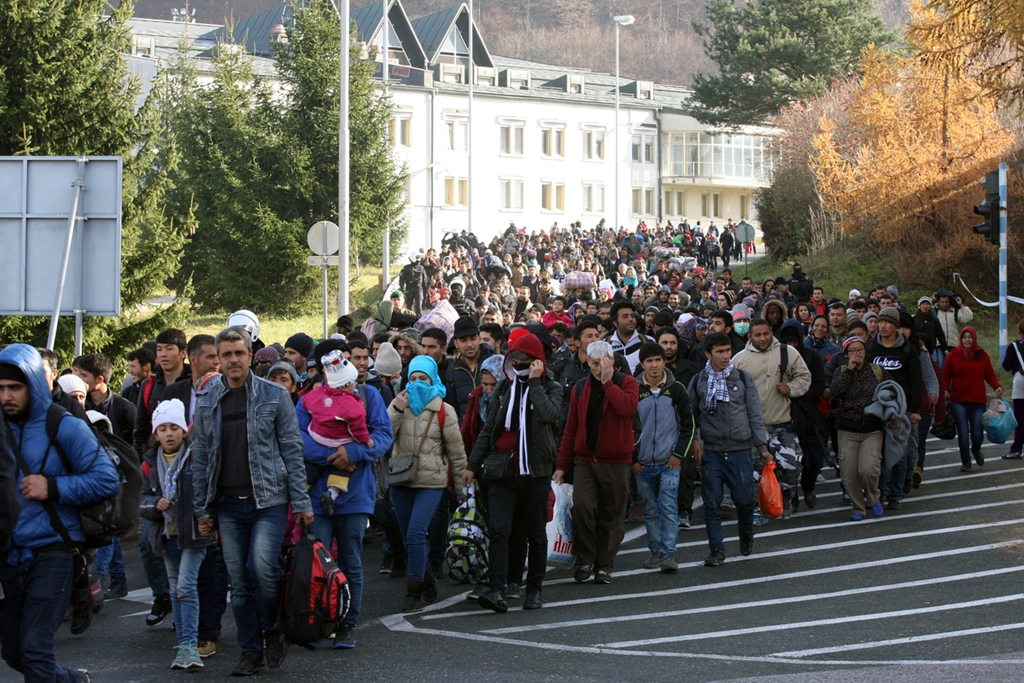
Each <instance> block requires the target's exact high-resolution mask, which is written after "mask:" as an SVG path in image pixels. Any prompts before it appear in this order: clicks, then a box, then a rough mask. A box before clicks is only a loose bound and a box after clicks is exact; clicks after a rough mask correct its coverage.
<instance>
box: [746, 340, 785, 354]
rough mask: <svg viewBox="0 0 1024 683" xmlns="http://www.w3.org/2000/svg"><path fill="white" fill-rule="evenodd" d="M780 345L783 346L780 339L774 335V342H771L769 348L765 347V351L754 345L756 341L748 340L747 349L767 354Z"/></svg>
mask: <svg viewBox="0 0 1024 683" xmlns="http://www.w3.org/2000/svg"><path fill="white" fill-rule="evenodd" d="M780 346H782V344H780V343H779V340H778V339H776V338H775V337H772V343H771V344H769V345H768V348H767V349H765V350H764V351H761V350H760V349H758V348H757V347H756V346H754V342H752V341H748V342H747V345H746V347H745V350H747V351H750V352H751V353H765V354H767V353H771V352H772V350H774V349H777V348H779V347H780Z"/></svg>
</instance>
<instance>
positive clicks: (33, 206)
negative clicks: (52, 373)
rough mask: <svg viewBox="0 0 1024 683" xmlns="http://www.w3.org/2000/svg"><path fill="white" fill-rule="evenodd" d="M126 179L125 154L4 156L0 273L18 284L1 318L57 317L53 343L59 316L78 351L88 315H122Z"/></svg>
mask: <svg viewBox="0 0 1024 683" xmlns="http://www.w3.org/2000/svg"><path fill="white" fill-rule="evenodd" d="M122 176H123V162H122V159H121V157H119V156H93V157H84V156H83V157H39V156H23V157H0V245H2V246H3V247H7V248H6V249H5V248H0V272H2V273H4V274H5V275H7V276H8V277H7V280H8V282H10V281H11V280H14V281H15V282H16V283H17V287H11V286H5V287H3V288H0V315H49V316H51V321H50V333H49V335H48V338H47V348H50V349H52V348H53V345H54V342H55V338H56V334H57V319H58V316H60V315H74V316H75V352H76V354H80V353H81V346H82V317H83V316H85V315H96V316H119V315H120V314H121V219H122V216H121V201H122V195H121V191H122V185H121V183H122ZM90 221H91V222H92V225H90V224H89V223H90ZM58 255H59V256H60V257H61V260H60V261H59V262H58V261H57V259H56V257H57V256H58ZM58 264H59V268H55V267H53V266H57V265H58ZM87 270H88V272H87ZM14 273H17V275H16V276H15V277H10V276H11V275H12V274H14ZM51 304H52V305H51ZM44 305H45V308H44Z"/></svg>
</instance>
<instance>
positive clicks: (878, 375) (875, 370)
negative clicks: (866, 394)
mask: <svg viewBox="0 0 1024 683" xmlns="http://www.w3.org/2000/svg"><path fill="white" fill-rule="evenodd" d="M843 367H846V366H843ZM871 371H872V372H873V373H875V379H876V380H878V381H879V382H881V381H882V368H881V367H880V366H878V365H875V364H874V363H872V364H871Z"/></svg>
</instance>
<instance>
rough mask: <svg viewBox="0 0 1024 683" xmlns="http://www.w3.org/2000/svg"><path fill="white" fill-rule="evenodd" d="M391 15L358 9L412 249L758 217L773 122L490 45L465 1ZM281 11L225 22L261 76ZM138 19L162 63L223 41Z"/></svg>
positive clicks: (675, 89)
mask: <svg viewBox="0 0 1024 683" xmlns="http://www.w3.org/2000/svg"><path fill="white" fill-rule="evenodd" d="M387 15H388V16H387V21H386V22H385V21H384V4H383V2H378V3H373V4H370V5H366V6H365V7H362V8H360V9H357V10H354V11H353V13H352V19H353V22H354V23H355V24H356V28H357V39H358V40H359V41H360V42H361V43H362V44H363V47H364V54H365V55H366V57H367V58H371V59H375V60H376V62H377V78H380V79H381V81H382V84H381V87H382V88H384V87H386V88H387V90H388V93H389V94H390V96H391V98H392V102H393V104H394V110H393V118H392V124H391V135H392V140H393V144H394V150H395V155H396V158H397V159H398V160H399V161H400V163H402V164H404V166H405V169H406V171H407V173H408V176H409V179H408V185H407V201H408V204H407V217H408V220H409V238H408V241H409V246H411V247H414V248H417V247H421V246H425V245H426V244H430V245H433V246H438V245H439V244H440V242H441V239H442V237H443V236H444V234H445V233H447V232H451V231H462V230H469V231H472V232H474V233H476V234H477V235H478V236H479V237H481V238H489V237H490V236H492V235H494V234H497V233H500V232H502V231H503V230H504V229H505V228H506V227H508V225H509V224H510V223H513V224H515V225H516V226H518V227H523V228H526V229H527V230H540V229H548V228H550V227H551V226H552V225H553V224H555V223H557V224H558V225H560V226H565V225H568V224H569V223H571V222H574V221H577V220H579V221H582V222H583V224H584V226H590V225H594V224H596V223H598V222H599V221H601V220H604V221H605V223H606V224H609V225H615V224H616V223H617V224H619V225H622V226H625V227H627V228H632V227H634V226H636V225H637V224H638V223H639V222H640V221H645V222H646V223H648V224H653V223H655V222H657V221H659V220H666V219H668V220H673V221H678V220H681V219H682V218H687V219H688V220H689V221H690V222H691V223H694V222H696V221H700V222H701V224H702V225H704V226H707V225H709V224H710V223H712V222H715V223H719V224H720V223H723V222H725V221H726V220H727V219H729V218H732V219H733V220H735V221H739V220H741V219H745V220H747V221H749V222H751V223H754V224H755V225H756V219H757V216H756V215H755V212H754V208H753V195H754V193H755V192H757V190H758V189H759V188H761V187H764V186H765V185H766V184H767V180H768V177H769V174H770V171H771V162H770V156H769V153H768V150H767V146H768V144H767V135H769V134H770V131H766V130H753V129H751V130H745V131H742V134H739V135H725V134H720V133H719V134H716V133H715V131H713V130H711V129H710V128H709V127H707V126H704V125H702V124H700V123H699V122H697V121H696V120H695V119H693V118H692V117H690V116H688V115H687V114H686V102H687V99H688V98H689V96H690V94H691V92H690V90H688V89H687V88H684V87H681V86H672V85H662V84H656V83H651V82H649V81H641V80H635V79H627V78H623V79H620V80H618V82H617V79H616V78H615V76H614V75H609V74H602V73H597V72H592V71H590V70H587V69H579V68H570V67H561V66H556V65H550V64H541V63H538V62H531V61H525V60H519V59H513V58H509V57H501V56H498V55H491V54H490V52H489V51H488V50H487V47H486V44H485V42H484V39H483V37H482V36H481V35H480V33H479V31H478V30H477V26H476V24H475V22H472V21H471V19H470V16H469V11H468V9H467V7H466V6H465V5H464V4H460V5H457V6H454V7H451V8H449V9H446V10H443V11H441V12H437V13H435V14H431V15H428V16H425V17H420V18H417V19H414V20H410V18H409V17H408V15H407V14H406V12H405V9H404V7H403V6H402V4H401V1H400V0H389V4H388V8H387ZM289 21H290V14H289V11H288V8H287V6H286V5H280V6H277V7H274V8H271V9H269V10H266V11H265V12H261V13H260V14H257V15H254V16H252V17H248V18H246V19H243V20H241V21H239V22H237V23H236V24H235V26H234V31H233V35H234V36H240V37H241V38H240V40H239V41H238V42H240V43H243V44H244V45H245V48H246V49H247V50H248V52H249V53H250V54H252V55H253V59H254V62H255V66H256V71H257V73H262V74H266V75H267V77H269V78H273V59H272V56H273V43H274V42H275V41H279V40H285V39H286V38H285V32H284V27H285V26H286V25H287V24H288V22H289ZM385 26H386V28H387V33H386V35H387V41H386V42H387V54H388V59H387V61H388V68H387V74H388V78H387V83H386V85H385V84H384V83H383V80H384V79H383V78H382V76H383V73H384V69H383V62H384V58H383V55H384V45H385V40H384V36H385ZM132 28H133V31H134V32H135V38H134V42H133V45H141V46H144V48H145V50H147V52H146V53H141V51H140V52H135V51H134V50H133V52H135V54H134V56H135V58H136V59H135V60H134V61H136V62H138V61H139V60H140V58H142V59H145V58H152V59H154V60H156V61H157V62H158V63H159V61H160V60H161V59H165V58H168V57H169V56H170V53H171V52H173V51H176V50H177V49H178V45H179V44H180V40H181V37H182V35H187V37H188V42H189V47H190V53H191V54H192V55H193V56H194V57H196V58H197V59H198V60H199V61H200V62H202V61H203V60H204V59H207V58H209V57H210V56H211V55H212V52H211V50H212V48H213V46H215V45H216V44H217V42H218V41H225V40H227V39H228V38H229V37H230V36H229V35H228V33H227V32H226V30H225V28H224V27H221V26H213V25H210V24H205V25H197V24H189V25H188V30H187V32H186V31H184V30H183V28H184V27H183V26H182V24H180V23H176V22H170V21H166V22H165V21H156V20H147V19H135V20H133V22H132ZM470 48H472V49H470ZM610 49H611V46H610ZM201 73H202V70H201ZM470 79H472V80H473V83H472V98H470ZM617 86H618V98H619V107H618V110H619V113H618V120H617V122H616V106H615V100H616V87H617ZM324 218H330V217H327V216H325V217H324Z"/></svg>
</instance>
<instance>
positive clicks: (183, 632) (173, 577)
mask: <svg viewBox="0 0 1024 683" xmlns="http://www.w3.org/2000/svg"><path fill="white" fill-rule="evenodd" d="M204 557H206V547H205V546H204V547H202V548H179V547H178V537H177V536H171V537H170V538H165V539H164V566H165V567H167V582H168V584H169V585H170V587H171V609H173V610H174V632H175V633H176V634H177V636H178V642H179V643H190V642H192V641H193V640H199V589H198V587H197V584H198V581H199V567H200V566H201V565H202V564H203V558H204Z"/></svg>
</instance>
